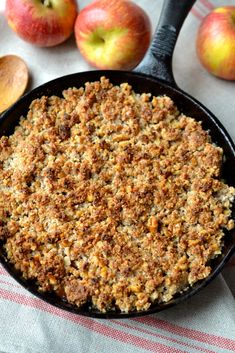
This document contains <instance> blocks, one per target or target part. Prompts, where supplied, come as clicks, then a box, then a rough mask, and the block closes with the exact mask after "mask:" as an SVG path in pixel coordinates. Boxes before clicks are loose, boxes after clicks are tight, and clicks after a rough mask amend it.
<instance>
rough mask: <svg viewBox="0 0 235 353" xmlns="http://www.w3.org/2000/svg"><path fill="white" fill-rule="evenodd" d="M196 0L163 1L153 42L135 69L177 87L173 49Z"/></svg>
mask: <svg viewBox="0 0 235 353" xmlns="http://www.w3.org/2000/svg"><path fill="white" fill-rule="evenodd" d="M195 1H196V0H164V1H163V8H162V11H161V15H160V19H159V22H158V25H157V29H156V31H155V33H154V36H153V40H152V43H151V45H150V47H149V49H148V51H147V54H146V56H145V57H144V60H143V61H142V62H141V63H140V64H139V65H138V66H137V67H136V68H135V70H134V71H137V72H140V73H144V74H147V75H151V76H153V77H155V78H157V79H160V80H162V81H164V82H166V83H168V84H170V85H171V86H175V87H177V85H176V83H175V80H174V76H173V73H172V56H173V51H174V48H175V43H176V40H177V37H178V35H179V32H180V29H181V27H182V25H183V22H184V20H185V18H186V17H187V15H188V13H189V11H190V10H191V8H192V6H193V4H194V3H195ZM182 55H183V53H182Z"/></svg>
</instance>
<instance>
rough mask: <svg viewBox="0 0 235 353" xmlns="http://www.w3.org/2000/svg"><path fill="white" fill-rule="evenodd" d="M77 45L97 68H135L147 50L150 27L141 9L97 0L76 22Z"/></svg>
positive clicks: (122, 1)
mask: <svg viewBox="0 0 235 353" xmlns="http://www.w3.org/2000/svg"><path fill="white" fill-rule="evenodd" d="M75 37H76V42H77V46H78V48H79V49H80V52H81V54H82V55H83V56H84V58H85V59H86V60H87V61H88V62H89V63H90V64H91V65H92V66H95V67H97V68H100V69H122V70H130V69H132V68H134V67H135V66H136V65H137V64H138V63H139V62H140V61H141V59H142V58H143V56H144V54H145V52H146V50H147V49H148V46H149V43H150V37H151V25H150V21H149V18H148V16H147V14H146V13H145V12H144V10H143V9H142V8H140V7H139V6H138V5H136V4H135V3H133V2H131V1H128V0H96V1H93V2H92V3H91V4H89V5H88V6H86V7H85V8H84V9H83V10H82V11H81V12H80V13H79V15H78V17H77V19H76V22H75Z"/></svg>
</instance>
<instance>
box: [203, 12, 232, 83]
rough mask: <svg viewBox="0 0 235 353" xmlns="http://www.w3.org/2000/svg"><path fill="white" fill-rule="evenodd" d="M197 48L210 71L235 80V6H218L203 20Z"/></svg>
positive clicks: (204, 64)
mask: <svg viewBox="0 0 235 353" xmlns="http://www.w3.org/2000/svg"><path fill="white" fill-rule="evenodd" d="M196 48H197V54H198V57H199V59H200V61H201V63H202V65H203V66H204V67H205V68H206V69H207V70H208V71H209V72H210V73H212V74H213V75H215V76H218V77H221V78H223V79H226V80H235V6H224V7H219V8H216V9H214V10H213V11H212V12H211V13H210V14H208V15H207V16H206V17H205V18H204V19H203V20H202V23H201V25H200V27H199V31H198V35H197V41H196Z"/></svg>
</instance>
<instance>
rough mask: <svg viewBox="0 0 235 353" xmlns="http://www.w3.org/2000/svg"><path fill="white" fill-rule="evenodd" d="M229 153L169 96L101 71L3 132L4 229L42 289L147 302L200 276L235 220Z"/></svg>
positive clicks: (24, 269) (124, 303)
mask: <svg viewBox="0 0 235 353" xmlns="http://www.w3.org/2000/svg"><path fill="white" fill-rule="evenodd" d="M222 158H223V151H222V149H221V148H219V147H216V146H215V145H213V144H212V143H211V140H210V136H209V134H208V132H206V131H204V130H203V129H202V127H201V124H200V123H199V122H196V121H195V120H194V119H192V118H190V117H186V116H185V115H184V114H181V113H179V112H178V110H177V108H176V106H175V105H174V103H173V102H172V100H171V99H170V98H169V97H166V96H159V97H151V95H150V94H136V93H135V92H134V91H133V90H132V88H131V86H129V85H128V84H127V83H124V84H121V85H120V86H113V85H112V84H111V83H110V82H109V80H108V79H106V78H104V77H102V78H101V80H100V82H92V83H89V82H88V83H86V85H85V88H79V89H77V88H69V89H67V90H66V91H64V92H63V98H59V97H55V96H53V97H42V98H40V99H36V100H34V101H33V102H32V104H31V106H30V109H29V112H28V114H27V117H26V118H22V119H21V121H20V125H19V126H18V127H17V128H16V129H15V132H14V134H13V135H11V136H9V137H5V136H4V137H2V138H1V140H0V180H1V183H0V239H2V240H3V241H4V244H5V245H4V246H5V249H6V252H7V256H8V259H9V261H10V262H11V263H13V264H14V266H15V267H16V268H17V269H18V270H19V271H21V273H22V275H23V276H24V278H26V279H34V280H35V281H36V282H37V284H38V286H39V289H40V290H42V291H55V292H56V293H57V294H58V295H60V296H64V297H65V298H66V299H67V300H68V301H69V302H71V303H75V304H76V305H77V306H81V305H82V304H83V303H85V302H87V301H91V302H92V304H93V305H94V306H95V307H97V308H98V309H99V310H101V311H103V312H105V311H107V310H110V309H113V308H115V307H117V308H119V309H120V310H122V311H124V312H129V311H131V310H144V309H147V308H148V307H149V306H150V305H151V303H153V302H166V301H169V300H170V299H171V298H172V297H173V295H174V294H175V293H177V292H180V291H182V290H184V289H186V288H187V287H188V286H190V285H193V284H194V283H195V282H196V281H198V280H200V279H203V278H205V277H206V276H208V274H209V273H210V270H211V269H210V265H209V263H210V260H211V259H213V258H214V257H216V256H217V255H218V254H220V253H221V248H222V244H223V239H222V238H223V236H224V229H225V228H226V229H231V228H233V227H234V223H233V220H232V219H231V210H230V208H231V204H232V201H233V199H234V195H235V189H234V188H232V187H229V186H227V185H226V184H224V183H223V182H222V181H221V180H219V176H220V169H221V163H222Z"/></svg>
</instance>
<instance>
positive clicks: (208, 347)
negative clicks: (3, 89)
mask: <svg viewBox="0 0 235 353" xmlns="http://www.w3.org/2000/svg"><path fill="white" fill-rule="evenodd" d="M89 2H90V1H87V0H80V1H79V8H80V9H82V8H83V7H84V6H85V5H87V4H88V3H89ZM135 2H136V3H137V4H139V5H140V6H141V7H143V8H144V9H145V10H146V12H147V14H148V15H149V17H150V19H151V23H152V28H153V30H154V28H155V26H156V23H157V21H158V18H159V14H160V10H161V5H162V2H163V1H162V0H158V1H149V0H136V1H135ZM222 4H224V2H223V1H220V0H215V1H213V2H212V1H208V0H198V1H197V3H196V5H195V6H194V8H193V10H192V11H191V13H190V14H189V16H188V17H187V19H186V21H185V23H184V25H183V28H182V31H181V33H180V36H179V39H178V41H177V44H176V48H175V52H174V57H173V72H174V76H175V80H176V82H177V84H178V85H179V87H181V88H182V89H183V90H185V91H186V92H188V93H189V94H191V95H192V96H194V97H195V98H197V99H198V100H199V101H200V102H202V103H203V104H204V105H205V106H207V107H208V108H209V109H210V110H211V111H212V112H213V113H214V114H215V115H216V116H217V117H218V119H219V120H220V121H221V122H222V124H223V125H224V126H225V128H226V129H227V130H228V131H229V133H230V135H231V137H232V138H233V140H235V124H234V119H235V99H234V97H235V83H234V82H229V81H224V80H220V79H217V78H215V77H213V76H211V75H210V74H208V73H207V72H206V71H205V70H204V69H203V68H202V66H201V65H200V63H199V61H198V58H197V56H196V51H195V38H196V33H197V30H198V26H199V25H200V21H201V19H202V18H203V16H205V15H206V14H207V13H208V12H209V11H210V10H211V9H212V8H213V6H219V5H222ZM227 4H230V5H231V4H232V5H235V1H227ZM4 7H5V0H2V1H0V43H1V45H0V56H3V55H6V54H17V55H20V56H21V57H22V58H23V59H24V60H25V61H26V63H27V64H28V66H29V70H30V75H31V81H30V85H29V89H31V88H34V87H37V86H38V85H40V84H42V83H44V82H47V81H49V80H51V79H54V78H56V77H59V76H62V75H66V74H70V73H74V72H80V71H86V70H91V69H93V68H91V67H90V66H89V65H88V64H87V63H86V62H85V60H84V59H83V58H82V57H81V55H80V53H79V51H78V49H77V48H76V45H75V40H74V37H73V36H72V37H71V38H70V39H69V40H68V41H67V42H66V43H64V44H62V45H60V46H57V47H54V48H37V47H34V46H32V45H30V44H28V43H26V42H23V41H22V40H21V39H19V38H18V37H17V36H16V35H15V34H14V33H13V32H12V31H11V29H10V28H9V27H8V25H7V22H6V19H5V17H4V13H3V11H4ZM234 268H235V267H234V260H232V261H231V262H230V265H229V267H227V269H226V270H225V272H224V273H223V275H224V276H221V275H220V276H219V277H218V278H217V279H216V280H215V281H213V283H211V284H210V285H209V286H208V287H207V288H205V289H204V290H203V291H201V292H200V293H199V294H198V295H196V296H195V297H193V298H191V299H190V300H188V301H186V302H185V303H182V304H180V305H178V306H176V307H173V308H171V309H169V310H167V311H164V312H161V313H159V314H156V315H151V316H149V317H144V318H139V319H135V320H124V321H121V320H107V321H101V320H93V319H89V318H84V317H79V316H76V315H73V314H69V313H66V312H63V311H61V310H59V309H57V308H53V307H51V306H50V305H47V304H45V303H44V302H42V301H40V300H39V299H37V298H35V297H33V296H32V295H30V294H29V293H28V292H26V291H25V290H24V289H23V288H21V287H20V286H18V284H17V283H16V282H15V281H14V280H13V279H12V278H10V277H9V276H8V275H7V273H6V272H5V271H4V270H3V269H2V268H1V267H0V351H2V352H12V353H26V352H27V353H30V352H38V353H42V352H51V353H54V352H57V351H63V353H64V352H69V353H73V352H74V353H75V352H92V353H93V352H104V351H106V350H107V349H109V350H111V351H112V352H118V351H120V352H149V351H151V352H161V353H162V352H163V353H164V352H165V353H168V352H169V353H172V352H173V353H174V352H179V353H180V352H190V353H191V352H221V353H226V352H234V351H235V306H234V297H233V294H232V292H233V286H234V281H233V278H234ZM231 279H232V281H231ZM226 281H228V282H227V283H226Z"/></svg>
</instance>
